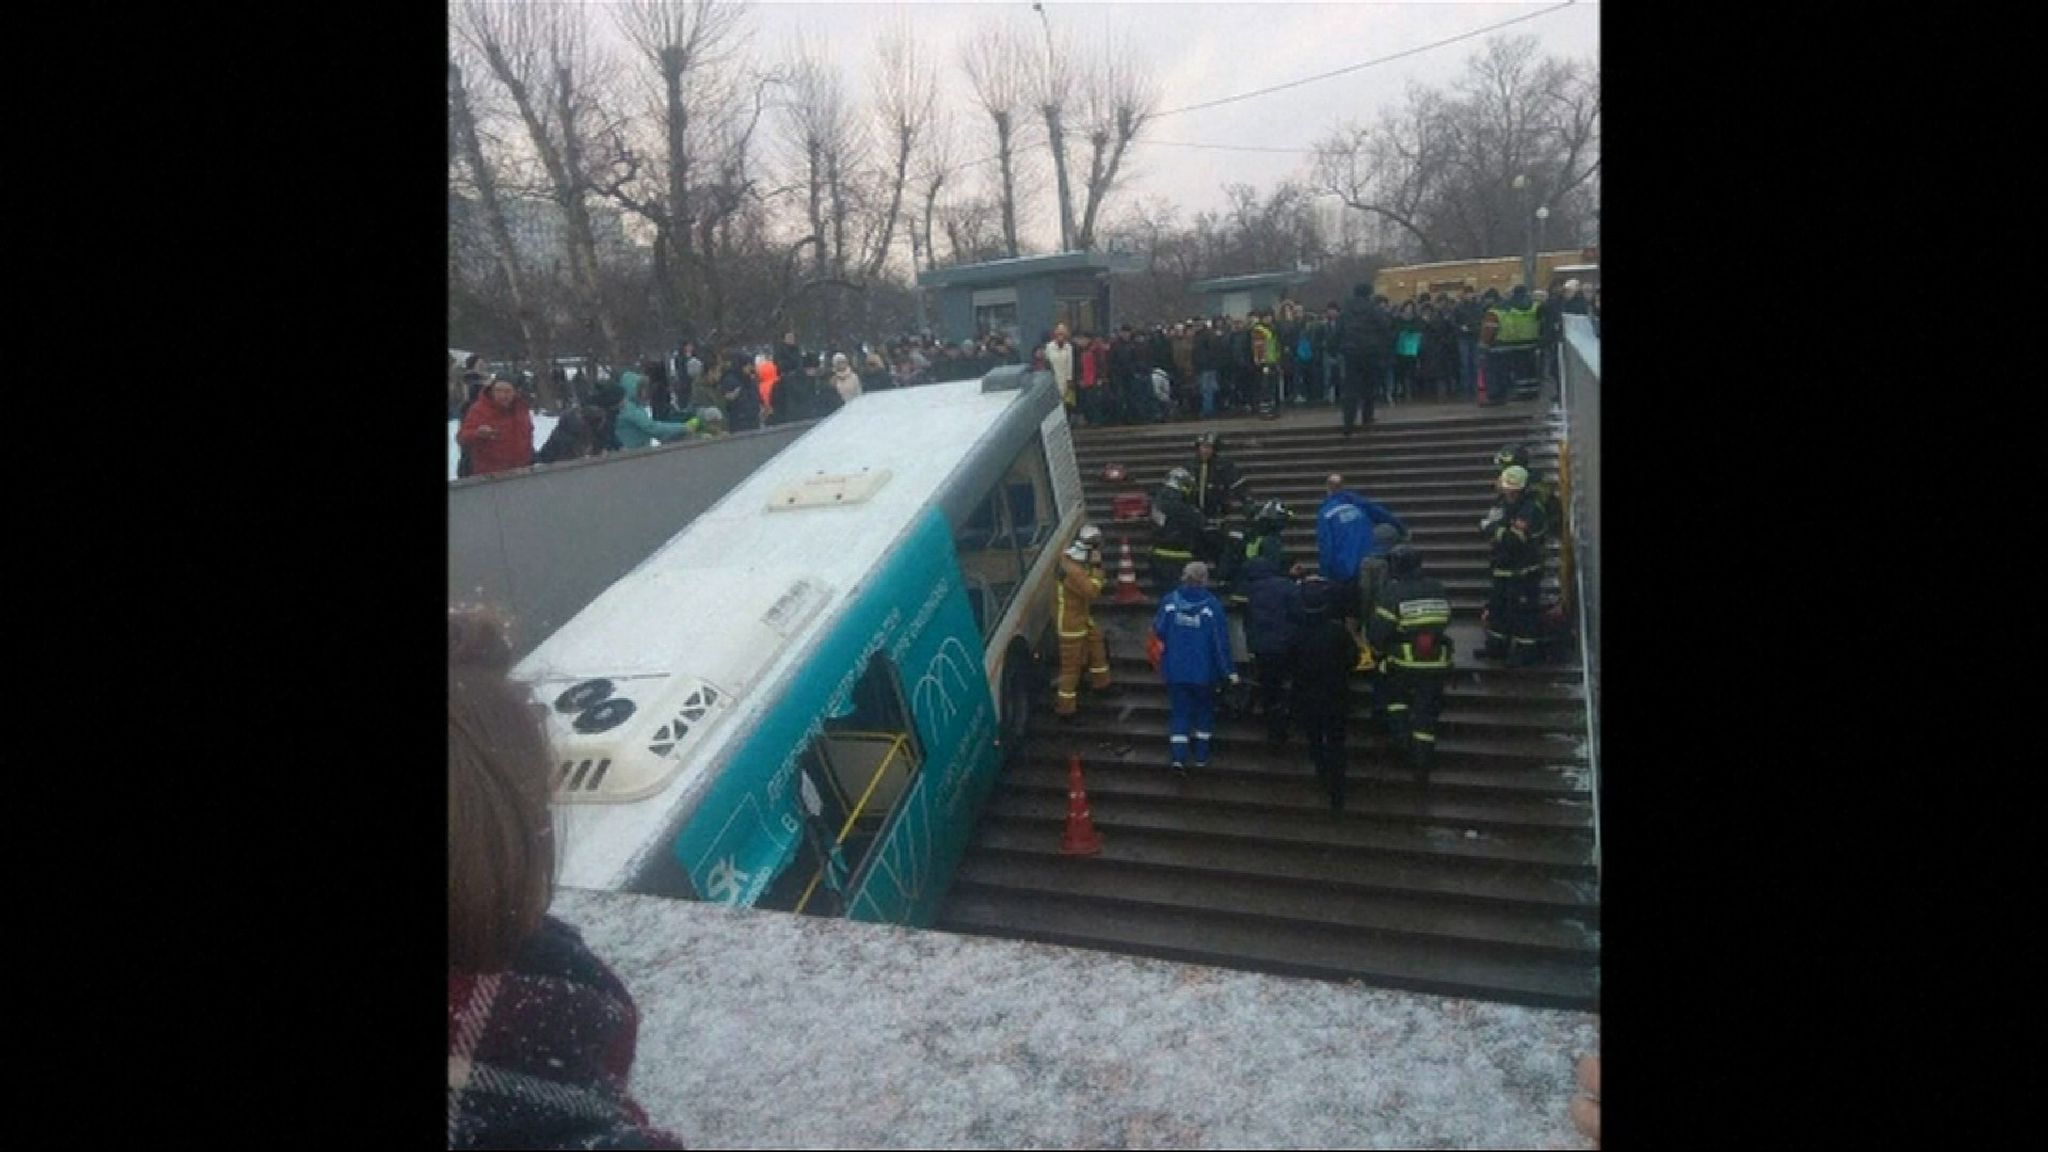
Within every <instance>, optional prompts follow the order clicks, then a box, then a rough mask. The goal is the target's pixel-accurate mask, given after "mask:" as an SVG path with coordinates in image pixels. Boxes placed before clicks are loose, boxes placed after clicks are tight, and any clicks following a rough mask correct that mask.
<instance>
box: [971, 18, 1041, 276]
mask: <svg viewBox="0 0 2048 1152" xmlns="http://www.w3.org/2000/svg"><path fill="white" fill-rule="evenodd" d="M1029 50H1030V49H1029V45H1028V43H1027V42H1026V40H1025V38H1024V37H1023V36H1022V35H1020V34H1019V32H1018V31H1017V29H1016V27H1015V26H1014V25H1012V24H1009V23H1007V22H998V23H990V24H985V25H983V26H981V27H979V28H977V29H975V30H974V31H973V32H972V33H970V34H969V35H968V36H967V37H966V38H965V39H964V40H963V41H962V42H961V45H960V63H961V67H962V68H963V69H965V70H966V72H967V81H968V84H969V85H970V86H971V87H972V88H973V90H974V100H975V103H976V105H977V106H979V107H980V109H981V111H982V114H983V115H985V116H987V117H988V119H989V123H990V125H991V126H993V127H994V129H995V137H996V163H997V165H998V171H999V173H1000V184H999V189H1000V199H1001V204H1002V218H1003V243H1004V246H1005V248H1006V250H1007V254H1008V255H1009V256H1010V257H1011V258H1015V257H1016V256H1017V255H1019V253H1020V249H1019V248H1018V246H1017V183H1018V180H1017V176H1018V173H1017V145H1018V139H1017V135H1018V133H1017V130H1018V122H1017V110H1018V108H1019V107H1021V106H1022V105H1023V102H1024V97H1025V81H1026V79H1027V71H1026V68H1025V66H1024V64H1023V61H1025V60H1026V59H1028V57H1027V56H1026V53H1027V52H1028V51H1029Z"/></svg>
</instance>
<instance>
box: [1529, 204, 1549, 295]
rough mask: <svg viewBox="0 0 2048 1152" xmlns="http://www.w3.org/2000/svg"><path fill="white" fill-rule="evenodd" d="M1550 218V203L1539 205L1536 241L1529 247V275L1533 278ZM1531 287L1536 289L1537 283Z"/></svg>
mask: <svg viewBox="0 0 2048 1152" xmlns="http://www.w3.org/2000/svg"><path fill="white" fill-rule="evenodd" d="M1548 219H1550V205H1548V204H1544V205H1541V206H1539V207H1538V208H1537V209H1536V242H1535V243H1534V244H1532V245H1530V247H1529V277H1530V279H1531V280H1534V279H1535V276H1536V257H1537V256H1538V255H1540V254H1541V253H1542V251H1543V223H1544V221H1546V220H1548ZM1529 287H1530V288H1531V289H1534V288H1535V287H1536V285H1535V284H1533V283H1532V284H1530V285H1529Z"/></svg>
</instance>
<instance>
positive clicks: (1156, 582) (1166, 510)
mask: <svg viewBox="0 0 2048 1152" xmlns="http://www.w3.org/2000/svg"><path fill="white" fill-rule="evenodd" d="M1194 490H1195V474H1194V473H1192V472H1190V471H1188V470H1187V469H1185V468H1175V469H1172V470H1171V471H1169V472H1167V474H1166V482H1165V483H1163V484H1161V485H1160V486H1159V491H1158V493H1157V494H1155V495H1154V496H1153V497H1152V524H1153V529H1152V580H1153V587H1154V588H1155V590H1156V594H1157V595H1159V596H1162V597H1163V596H1165V595H1166V594H1167V593H1168V592H1171V591H1173V590H1174V589H1175V588H1176V587H1178V586H1179V585H1180V576H1181V572H1182V571H1183V570H1184V569H1185V568H1186V567H1187V565H1188V561H1190V560H1193V559H1194V558H1195V549H1196V547H1198V546H1199V545H1200V543H1201V540H1202V513H1201V511H1200V510H1198V509H1197V508H1196V507H1195V505H1194V502H1193V500H1192V499H1191V497H1192V495H1193V493H1194Z"/></svg>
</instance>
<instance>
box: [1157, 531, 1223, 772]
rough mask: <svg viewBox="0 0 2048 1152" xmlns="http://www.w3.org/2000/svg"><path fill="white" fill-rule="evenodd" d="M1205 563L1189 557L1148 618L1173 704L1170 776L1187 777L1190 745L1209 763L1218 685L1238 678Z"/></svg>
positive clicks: (1197, 758) (1199, 763)
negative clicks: (1176, 582)
mask: <svg viewBox="0 0 2048 1152" xmlns="http://www.w3.org/2000/svg"><path fill="white" fill-rule="evenodd" d="M1208 585H1209V566H1208V565H1206V564H1204V563H1202V562H1201V561H1199V560H1195V561H1191V562H1189V564H1188V565H1187V567H1186V568H1184V569H1182V571H1181V582H1180V587H1178V588H1175V589H1174V590H1173V591H1171V592H1169V593H1167V594H1166V596H1165V597H1164V598H1163V599H1162V600H1161V601H1160V603H1159V611H1158V613H1157V614H1155V615H1154V616H1153V617H1152V635H1153V636H1154V637H1156V638H1157V639H1158V640H1159V642H1160V645H1161V654H1160V658H1159V674H1160V676H1161V678H1163V679H1164V680H1165V681H1166V689H1167V694H1168V696H1169V699H1170V700H1171V703H1172V714H1171V716H1170V717H1169V719H1168V721H1167V727H1168V732H1169V735H1168V737H1167V749H1168V756H1169V757H1170V766H1171V768H1172V769H1173V773H1174V775H1176V776H1178V777H1180V778H1181V779H1183V780H1185V779H1186V778H1187V773H1188V754H1189V751H1190V745H1192V751H1193V753H1194V766H1195V767H1196V768H1206V767H1208V766H1209V740H1210V738H1211V736H1212V735H1213V734H1214V730H1215V727H1216V686H1217V685H1218V684H1221V683H1223V682H1225V681H1228V682H1229V683H1231V684H1236V683H1237V682H1238V678H1237V666H1236V665H1235V664H1234V663H1232V661H1231V659H1230V634H1229V630H1228V626H1227V625H1226V624H1225V621H1224V610H1223V601H1221V600H1218V599H1217V598H1216V596H1215V595H1214V594H1213V593H1211V592H1210V591H1209V587H1208Z"/></svg>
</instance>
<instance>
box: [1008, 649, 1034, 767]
mask: <svg viewBox="0 0 2048 1152" xmlns="http://www.w3.org/2000/svg"><path fill="white" fill-rule="evenodd" d="M1036 670H1037V669H1036V666H1035V665H1034V664H1033V662H1032V660H1031V653H1029V652H1026V651H1013V652H1011V653H1010V657H1009V659H1007V660H1005V661H1003V720H1002V739H1003V758H1004V761H1005V762H1006V763H1015V762H1016V760H1017V759H1018V757H1020V756H1022V755H1023V752H1024V741H1025V739H1026V738H1028V737H1029V736H1030V735H1031V678H1032V673H1033V672H1035V671H1036Z"/></svg>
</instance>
